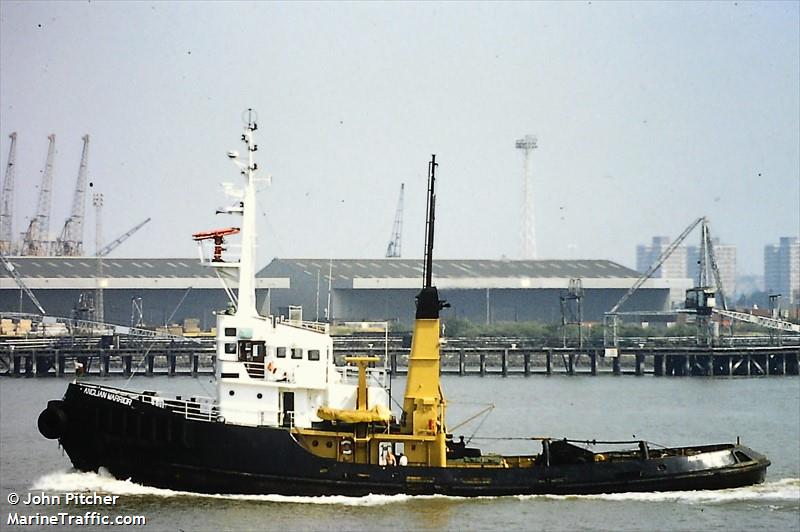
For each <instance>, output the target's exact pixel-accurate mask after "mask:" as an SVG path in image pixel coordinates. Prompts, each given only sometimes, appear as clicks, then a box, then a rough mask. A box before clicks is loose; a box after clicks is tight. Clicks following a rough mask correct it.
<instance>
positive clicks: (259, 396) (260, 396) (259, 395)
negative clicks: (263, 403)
mask: <svg viewBox="0 0 800 532" xmlns="http://www.w3.org/2000/svg"><path fill="white" fill-rule="evenodd" d="M256 397H258V398H259V399H261V398H262V397H264V396H263V395H262V394H258V395H256Z"/></svg>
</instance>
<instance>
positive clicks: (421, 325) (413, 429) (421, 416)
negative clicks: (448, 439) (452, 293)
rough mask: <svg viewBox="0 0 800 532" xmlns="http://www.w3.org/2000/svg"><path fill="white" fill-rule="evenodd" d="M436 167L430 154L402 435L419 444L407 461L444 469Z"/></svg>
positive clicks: (410, 450) (409, 448)
mask: <svg viewBox="0 0 800 532" xmlns="http://www.w3.org/2000/svg"><path fill="white" fill-rule="evenodd" d="M436 166H437V163H436V155H433V156H432V158H431V162H430V163H429V164H428V209H427V220H426V226H425V237H426V238H425V263H424V273H423V278H424V284H423V287H422V290H421V291H420V293H419V295H418V296H417V313H416V319H415V322H414V336H413V341H412V343H411V356H410V357H409V360H408V378H407V380H406V392H405V396H404V398H403V416H402V419H401V433H403V434H409V435H411V436H413V437H415V438H418V439H419V440H420V443H419V444H414V445H410V446H409V445H406V448H405V453H406V455H407V456H408V459H409V461H411V462H416V463H426V464H428V465H430V466H438V467H444V466H445V465H446V462H447V447H446V445H445V433H446V428H445V409H446V406H447V404H446V401H445V399H444V395H443V394H442V387H441V383H440V380H439V344H440V339H439V331H440V323H439V311H440V310H441V309H442V308H444V307H446V306H449V305H447V303H445V302H444V301H441V300H440V299H439V293H438V291H437V290H436V287H435V286H433V283H432V273H433V272H432V268H433V235H434V220H435V210H436V192H435V184H436Z"/></svg>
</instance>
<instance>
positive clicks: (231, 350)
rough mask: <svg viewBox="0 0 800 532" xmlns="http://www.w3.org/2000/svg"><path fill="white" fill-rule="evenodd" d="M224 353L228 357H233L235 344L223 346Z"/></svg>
mask: <svg viewBox="0 0 800 532" xmlns="http://www.w3.org/2000/svg"><path fill="white" fill-rule="evenodd" d="M225 353H227V354H228V355H235V354H236V344H235V343H234V342H230V343H227V344H225Z"/></svg>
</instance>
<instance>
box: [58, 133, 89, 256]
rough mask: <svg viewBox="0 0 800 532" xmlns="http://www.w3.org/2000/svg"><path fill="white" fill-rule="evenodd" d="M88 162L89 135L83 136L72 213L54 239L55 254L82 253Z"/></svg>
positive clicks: (71, 254)
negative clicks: (59, 234) (59, 233)
mask: <svg viewBox="0 0 800 532" xmlns="http://www.w3.org/2000/svg"><path fill="white" fill-rule="evenodd" d="M88 162H89V135H88V134H86V135H84V136H83V151H82V152H81V164H80V167H79V168H78V179H77V181H76V183H75V195H74V196H73V198H72V213H71V214H70V216H69V218H67V221H66V222H64V228H63V229H62V230H61V236H59V237H58V239H57V240H56V249H55V254H56V255H60V256H65V257H79V256H81V255H83V219H84V213H85V211H86V207H85V205H86V174H87V166H88Z"/></svg>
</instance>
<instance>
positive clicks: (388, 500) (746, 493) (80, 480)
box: [30, 470, 800, 506]
mask: <svg viewBox="0 0 800 532" xmlns="http://www.w3.org/2000/svg"><path fill="white" fill-rule="evenodd" d="M30 489H31V490H41V491H50V492H83V491H94V492H100V493H110V494H113V495H129V496H141V497H146V496H149V497H205V498H211V499H231V500H247V501H263V502H281V503H297V504H332V505H342V506H380V505H383V504H392V503H401V502H408V501H411V500H416V499H434V498H435V499H454V500H467V499H469V497H450V496H446V495H366V496H364V497H346V496H343V495H331V496H320V497H301V496H296V497H295V496H285V495H233V494H228V495H209V494H203V493H191V492H186V491H174V490H169V489H161V488H152V487H149V486H142V485H141V484H135V483H133V482H131V481H130V480H118V479H116V478H114V477H112V476H111V475H110V474H109V473H107V472H104V471H102V470H101V472H100V473H84V472H80V471H74V470H70V471H59V472H55V473H50V474H47V475H44V476H43V477H41V478H40V479H38V480H37V481H36V482H34V484H33V486H31V488H30ZM480 498H481V499H494V498H498V497H480ZM515 498H517V499H519V500H523V501H527V500H537V499H539V500H545V499H555V500H576V501H580V500H605V501H638V502H679V503H685V504H705V505H708V504H724V503H729V502H746V501H751V502H769V501H775V502H782V501H784V502H796V503H798V504H800V478H784V479H781V480H776V481H772V482H766V483H764V484H758V485H755V486H748V487H745V488H734V489H728V490H716V491H672V492H655V493H611V494H601V495H518V496H515Z"/></svg>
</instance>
